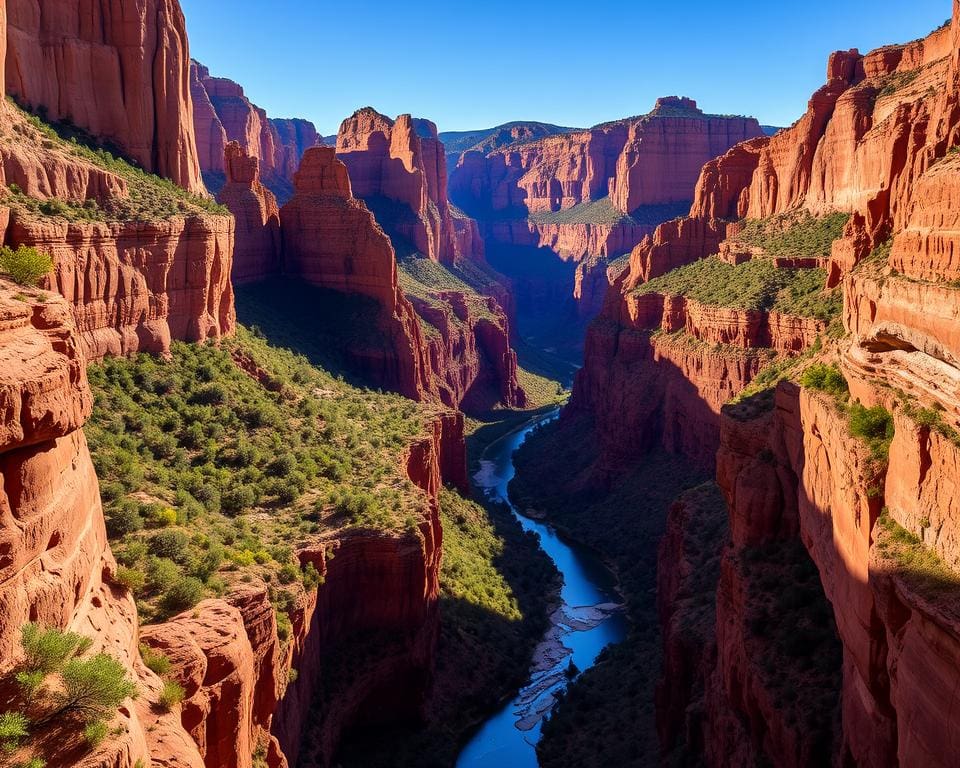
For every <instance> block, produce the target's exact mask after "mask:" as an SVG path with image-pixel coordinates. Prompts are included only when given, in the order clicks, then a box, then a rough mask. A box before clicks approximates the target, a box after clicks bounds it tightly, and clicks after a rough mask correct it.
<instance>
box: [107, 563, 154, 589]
mask: <svg viewBox="0 0 960 768" xmlns="http://www.w3.org/2000/svg"><path fill="white" fill-rule="evenodd" d="M113 583H114V584H117V585H119V586H121V587H123V588H124V589H128V590H130V591H131V592H133V594H135V595H136V594H139V593H140V592H142V591H143V588H144V586H146V583H147V577H146V575H145V574H144V573H143V572H142V571H138V570H136V569H135V568H128V567H127V566H125V565H121V566H119V567H118V568H117V572H116V573H115V574H114V576H113Z"/></svg>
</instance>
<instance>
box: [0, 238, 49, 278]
mask: <svg viewBox="0 0 960 768" xmlns="http://www.w3.org/2000/svg"><path fill="white" fill-rule="evenodd" d="M52 271H53V259H51V258H50V256H49V255H48V254H46V253H42V252H41V251H38V250H37V249H36V248H29V247H27V246H25V245H21V246H20V247H18V248H17V249H16V250H13V249H12V248H9V247H7V246H3V247H0V272H2V273H4V274H5V275H7V277H9V278H10V279H11V280H13V282H15V283H17V285H24V286H29V287H35V286H37V285H39V284H40V281H41V280H42V279H43V278H44V277H46V276H47V275H49V274H50V272H52Z"/></svg>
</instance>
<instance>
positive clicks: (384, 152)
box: [337, 107, 482, 263]
mask: <svg viewBox="0 0 960 768" xmlns="http://www.w3.org/2000/svg"><path fill="white" fill-rule="evenodd" d="M337 156H338V157H339V158H340V160H342V161H343V162H344V164H346V166H347V168H348V169H349V172H350V182H351V184H352V185H353V191H354V194H355V195H356V196H357V197H359V198H361V199H362V200H364V201H366V202H367V204H368V205H369V206H370V207H371V209H372V210H373V211H374V213H375V214H376V215H377V220H378V221H379V223H380V224H381V225H382V226H383V228H384V229H385V230H386V231H387V232H388V233H389V234H390V237H391V239H392V240H393V243H394V247H395V248H396V249H397V251H398V252H400V253H401V254H403V255H407V254H408V253H413V252H416V253H420V254H422V255H423V256H426V257H427V258H429V259H432V260H433V261H442V262H448V263H452V262H454V261H455V260H457V259H459V258H468V259H469V258H478V257H480V256H482V245H481V242H480V238H479V234H478V232H477V229H476V224H475V223H474V222H473V221H472V220H471V219H468V218H467V217H465V216H463V215H462V214H460V213H458V212H457V211H456V210H455V209H453V208H452V207H451V205H450V203H449V201H448V198H447V169H446V155H445V151H444V148H443V144H442V143H441V142H440V139H439V138H438V135H437V127H436V126H435V125H434V124H433V123H431V122H430V121H429V120H423V119H420V118H413V117H411V116H410V115H400V117H398V118H397V119H396V120H395V121H394V120H391V119H390V118H388V117H386V116H385V115H381V114H380V113H379V112H377V111H376V110H374V109H372V108H370V107H366V108H364V109H361V110H359V111H357V112H355V113H354V114H353V115H352V116H351V117H349V118H347V119H346V120H344V121H343V123H342V124H341V126H340V131H339V133H338V134H337Z"/></svg>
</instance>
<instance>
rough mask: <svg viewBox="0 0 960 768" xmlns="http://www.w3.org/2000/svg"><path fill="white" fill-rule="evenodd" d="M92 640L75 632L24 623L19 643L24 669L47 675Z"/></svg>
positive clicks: (56, 669) (88, 645) (61, 665)
mask: <svg viewBox="0 0 960 768" xmlns="http://www.w3.org/2000/svg"><path fill="white" fill-rule="evenodd" d="M92 642H93V641H92V640H91V639H90V638H89V637H84V636H83V635H78V634H77V633H76V632H64V631H63V630H59V629H53V628H45V627H42V626H40V625H39V624H34V623H32V622H31V623H29V624H24V625H23V628H22V629H21V637H20V644H21V646H22V648H23V652H24V654H25V656H26V658H25V659H24V662H23V667H24V669H26V670H28V671H31V672H33V671H36V672H42V673H43V674H45V675H48V674H50V673H52V672H56V671H59V670H61V669H62V668H63V666H64V665H65V664H67V663H68V662H69V661H71V660H72V659H73V657H74V656H76V655H77V654H81V653H83V652H85V651H86V650H87V649H88V648H89V647H90V645H91V644H92Z"/></svg>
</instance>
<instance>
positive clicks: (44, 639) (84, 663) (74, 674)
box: [0, 623, 137, 765]
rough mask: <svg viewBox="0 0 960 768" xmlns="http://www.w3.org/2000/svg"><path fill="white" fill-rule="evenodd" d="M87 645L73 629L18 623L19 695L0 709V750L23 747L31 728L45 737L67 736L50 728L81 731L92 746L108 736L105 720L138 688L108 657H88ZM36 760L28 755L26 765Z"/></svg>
mask: <svg viewBox="0 0 960 768" xmlns="http://www.w3.org/2000/svg"><path fill="white" fill-rule="evenodd" d="M91 644H92V641H91V640H90V638H88V637H84V636H82V635H78V634H76V633H74V632H67V631H63V630H59V629H54V628H51V627H43V626H40V625H39V624H34V623H29V624H25V625H24V626H23V627H22V629H21V648H22V650H23V656H24V659H23V662H22V663H21V664H20V666H19V667H18V668H17V669H16V670H15V674H14V679H15V681H16V683H17V685H18V688H19V694H17V695H11V696H10V697H8V698H7V699H6V700H5V702H4V704H5V705H6V706H10V705H13V707H14V708H13V709H8V710H7V711H5V712H2V713H0V749H2V750H3V751H4V752H7V753H13V752H17V751H18V750H22V749H23V748H24V747H28V746H29V745H30V739H31V738H32V734H33V733H35V732H41V733H44V734H46V737H45V738H46V739H47V740H49V739H63V738H64V736H69V734H64V735H51V734H50V731H51V729H53V731H55V732H56V731H57V730H58V729H79V731H80V732H81V733H82V735H83V738H84V740H85V742H86V743H87V745H88V748H91V749H92V748H96V747H97V746H98V745H99V744H100V743H101V742H102V741H103V740H104V738H106V736H107V733H108V723H109V721H110V720H112V719H113V718H114V717H115V715H116V712H117V709H118V708H119V707H120V705H121V704H123V702H124V701H125V700H126V699H128V698H136V696H137V687H136V685H135V684H134V682H133V681H132V680H130V679H129V678H128V677H127V670H126V668H125V667H124V666H123V665H122V664H121V663H120V662H119V661H117V660H116V659H115V658H113V657H112V656H110V655H108V654H106V653H98V654H95V655H93V656H87V655H86V653H87V651H88V650H89V649H90V646H91ZM52 677H55V678H56V680H55V682H51V681H50V678H52ZM36 760H40V758H39V757H36V756H34V757H31V758H28V762H27V763H26V764H27V765H30V764H31V763H33V762H34V761H36ZM41 763H42V760H41Z"/></svg>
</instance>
